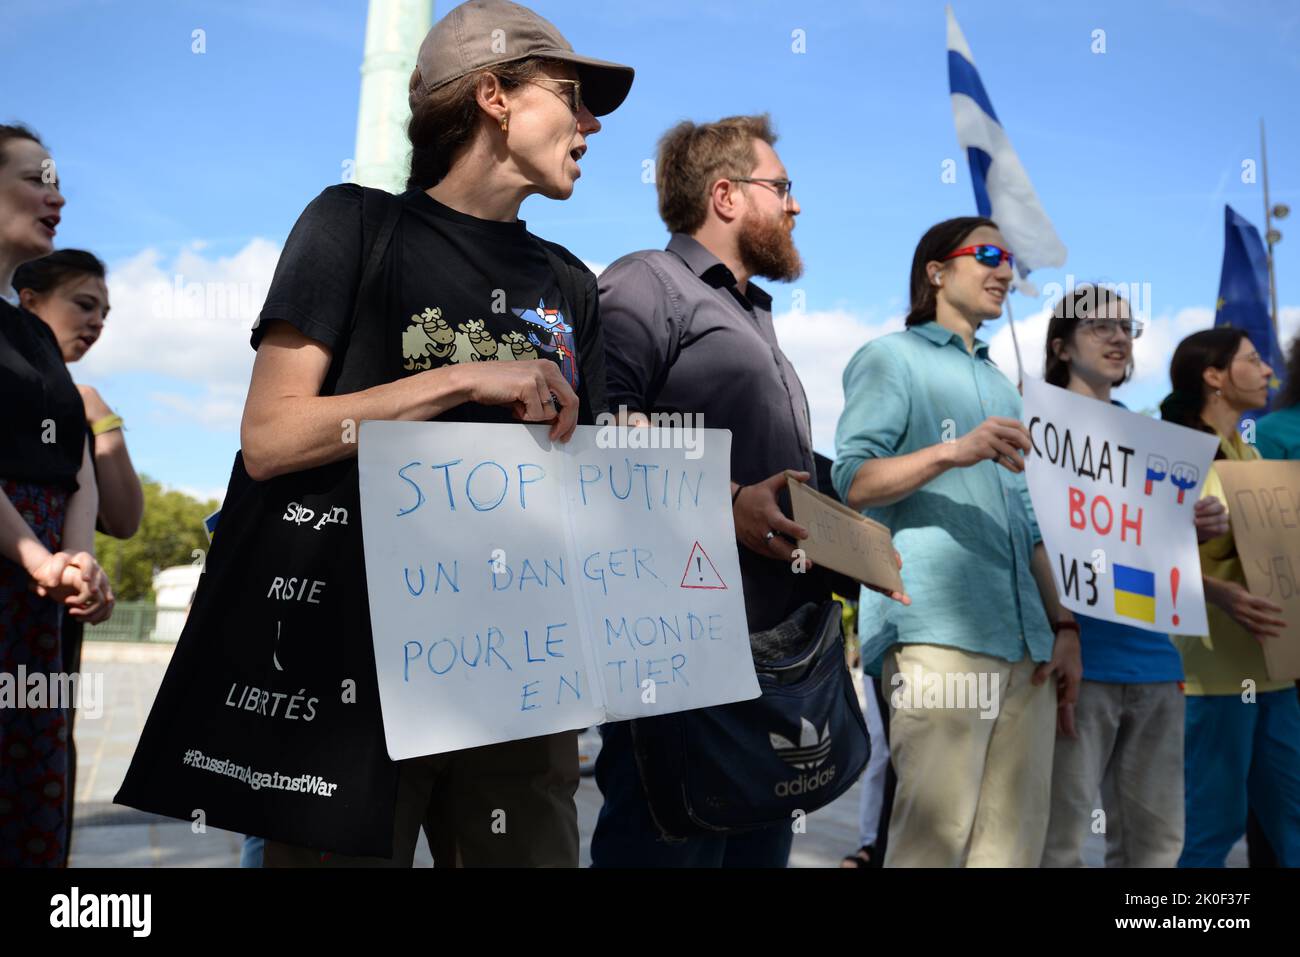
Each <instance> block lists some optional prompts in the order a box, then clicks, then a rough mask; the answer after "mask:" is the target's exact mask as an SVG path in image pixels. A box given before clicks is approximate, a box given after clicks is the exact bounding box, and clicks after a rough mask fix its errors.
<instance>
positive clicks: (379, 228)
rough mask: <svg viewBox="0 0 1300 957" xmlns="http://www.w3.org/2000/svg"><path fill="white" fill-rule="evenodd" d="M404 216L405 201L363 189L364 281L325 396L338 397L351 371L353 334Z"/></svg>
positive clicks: (328, 377)
mask: <svg viewBox="0 0 1300 957" xmlns="http://www.w3.org/2000/svg"><path fill="white" fill-rule="evenodd" d="M401 214H402V202H401V200H400V199H398V197H396V196H394V195H393V194H392V193H389V192H387V191H386V190H382V189H371V188H369V187H364V186H363V187H361V263H362V265H361V278H360V280H359V281H358V282H357V288H356V293H355V299H354V302H353V305H352V316H351V318H350V319H349V320H348V327H347V330H346V331H345V332H344V334H343V337H342V338H341V339H340V340H339V342H338V344H337V345H336V346H335V348H334V358H333V361H332V362H331V363H330V370H329V373H328V374H327V375H326V377H325V382H324V383H323V384H322V388H321V395H336V394H338V391H339V383H340V382H341V381H342V380H343V379H344V377H345V374H346V372H347V358H348V354H349V348H348V347H349V346H350V345H351V343H352V335H353V333H354V332H355V331H356V328H357V320H358V318H359V317H360V315H361V311H362V310H363V309H364V308H366V304H367V303H368V302H370V300H371V291H372V287H373V286H374V285H375V281H376V279H377V278H378V277H379V275H380V273H381V272H382V271H383V263H384V256H385V255H386V254H387V252H388V248H389V246H390V245H392V239H393V233H394V231H395V230H396V227H397V220H398V218H399V217H400V216H401Z"/></svg>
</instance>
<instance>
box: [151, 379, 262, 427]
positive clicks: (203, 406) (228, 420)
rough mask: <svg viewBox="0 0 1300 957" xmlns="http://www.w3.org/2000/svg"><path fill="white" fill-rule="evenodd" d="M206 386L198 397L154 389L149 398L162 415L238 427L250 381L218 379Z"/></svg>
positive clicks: (211, 424) (204, 425) (163, 416)
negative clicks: (155, 390)
mask: <svg viewBox="0 0 1300 957" xmlns="http://www.w3.org/2000/svg"><path fill="white" fill-rule="evenodd" d="M203 387H204V392H203V394H202V395H200V396H198V397H197V398H195V397H192V396H186V395H179V394H177V393H173V392H154V393H152V394H151V395H150V396H149V398H150V399H151V400H152V401H153V403H154V406H155V408H156V409H157V410H158V414H159V416H160V417H161V418H164V419H166V418H182V419H184V420H185V421H187V422H190V423H195V424H198V425H201V426H203V427H204V428H207V429H211V430H213V431H214V432H235V431H238V429H239V421H240V419H241V418H242V416H243V413H244V396H245V393H246V392H247V391H248V383H247V382H246V381H245V382H215V383H204V384H203ZM164 410H171V412H173V413H176V415H175V416H173V415H170V414H169V413H168V412H166V411H164Z"/></svg>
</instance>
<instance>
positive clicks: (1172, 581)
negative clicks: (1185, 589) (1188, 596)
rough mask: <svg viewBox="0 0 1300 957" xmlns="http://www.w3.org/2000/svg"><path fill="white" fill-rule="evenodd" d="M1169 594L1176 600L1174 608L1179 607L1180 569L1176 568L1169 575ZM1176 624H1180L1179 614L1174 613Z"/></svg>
mask: <svg viewBox="0 0 1300 957" xmlns="http://www.w3.org/2000/svg"><path fill="white" fill-rule="evenodd" d="M1169 592H1170V594H1171V595H1172V596H1173V599H1174V607H1175V608H1177V607H1178V569H1177V568H1175V569H1174V570H1173V571H1171V572H1170V573H1169ZM1174 624H1175V625H1176V624H1178V613H1177V612H1174Z"/></svg>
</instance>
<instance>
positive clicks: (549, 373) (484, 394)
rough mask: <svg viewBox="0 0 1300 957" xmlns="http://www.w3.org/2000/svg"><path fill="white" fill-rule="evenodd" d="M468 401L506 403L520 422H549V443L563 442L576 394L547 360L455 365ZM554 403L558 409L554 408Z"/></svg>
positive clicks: (574, 416)
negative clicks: (462, 380) (462, 379)
mask: <svg viewBox="0 0 1300 957" xmlns="http://www.w3.org/2000/svg"><path fill="white" fill-rule="evenodd" d="M454 374H455V375H457V376H461V377H463V378H464V383H465V384H464V388H465V391H466V392H467V393H468V398H469V401H470V402H477V403H479V404H481V405H498V406H509V407H510V410H511V412H513V413H514V416H515V418H517V419H519V420H520V421H521V422H550V423H552V425H551V431H550V438H551V441H552V442H567V441H569V439H570V438H571V437H572V436H573V430H574V428H575V427H576V426H577V424H578V396H577V393H575V392H574V391H573V389H572V388H571V387H570V386H569V383H568V382H566V381H565V379H564V376H563V375H562V374H561V373H560V367H559V366H558V365H556V364H555V363H554V362H552V361H550V360H549V359H531V360H516V361H514V362H481V363H475V364H473V365H472V366H466V365H464V364H462V365H458V366H456V367H455V370H454ZM557 406H558V408H557Z"/></svg>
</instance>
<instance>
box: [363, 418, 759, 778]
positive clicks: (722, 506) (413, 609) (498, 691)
mask: <svg viewBox="0 0 1300 957" xmlns="http://www.w3.org/2000/svg"><path fill="white" fill-rule="evenodd" d="M609 431H613V430H612V429H611V430H609ZM546 432H547V430H546V428H545V427H544V426H524V425H479V424H461V423H442V422H421V423H417V422H365V423H363V424H362V426H361V443H360V448H359V459H360V475H361V515H362V534H363V538H364V543H365V556H366V583H367V587H368V590H369V598H370V619H371V625H372V630H373V633H374V644H375V666H376V669H377V672H378V678H379V693H380V702H381V705H382V709H383V716H384V733H385V737H386V739H387V743H388V753H389V755H390V756H391V757H392V758H393V759H394V760H399V759H402V758H409V757H414V756H417V755H422V754H439V753H442V752H445V751H454V750H458V749H461V748H468V747H476V746H479V745H484V744H491V743H494V742H498V741H510V740H515V739H518V738H527V737H533V736H535V735H541V734H550V733H552V732H556V731H564V730H572V729H575V728H583V727H587V726H589V725H592V724H597V723H600V722H602V721H606V720H622V719H625V718H637V717H648V716H650V715H655V714H665V713H668V712H673V711H681V710H685V709H689V708H700V707H705V706H708V705H715V704H724V703H728V702H732V701H742V700H745V699H748V698H754V697H757V696H758V682H757V679H756V678H755V675H754V667H753V659H752V657H751V655H750V648H749V628H748V625H747V622H746V620H745V604H744V596H743V592H742V591H741V584H740V561H739V558H738V556H737V554H736V535H735V528H734V526H733V523H732V515H731V504H730V503H731V495H730V484H729V475H730V462H731V433H730V432H727V431H723V430H717V429H707V430H703V433H702V434H703V442H702V443H701V446H702V448H701V450H700V453H702V454H700V453H697V454H696V457H693V458H692V457H688V456H687V455H686V454H684V453H683V451H682V450H680V449H675V448H672V447H670V446H671V444H672V443H671V442H669V441H664V442H662V443H660V444H662V446H663V447H661V448H629V449H617V448H601V447H599V445H598V436H600V435H601V432H602V430H601V429H599V428H596V427H594V426H579V427H578V428H577V430H576V431H575V433H574V436H573V438H572V439H571V440H570V442H568V443H567V444H565V445H552V443H551V442H550V441H549V440H548V439H547V437H546ZM606 444H608V443H606Z"/></svg>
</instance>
